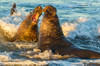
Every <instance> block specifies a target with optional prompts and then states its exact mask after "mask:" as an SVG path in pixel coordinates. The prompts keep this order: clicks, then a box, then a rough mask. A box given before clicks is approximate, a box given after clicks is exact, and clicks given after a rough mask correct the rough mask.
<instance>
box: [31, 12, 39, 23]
mask: <svg viewBox="0 0 100 66" xmlns="http://www.w3.org/2000/svg"><path fill="white" fill-rule="evenodd" d="M38 18H39V14H38V13H36V14H34V15H33V16H32V20H33V21H34V22H36V21H37V20H38Z"/></svg>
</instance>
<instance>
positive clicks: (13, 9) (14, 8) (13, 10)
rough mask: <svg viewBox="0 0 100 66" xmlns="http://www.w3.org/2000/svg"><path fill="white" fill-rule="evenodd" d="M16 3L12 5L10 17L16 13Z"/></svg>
mask: <svg viewBox="0 0 100 66" xmlns="http://www.w3.org/2000/svg"><path fill="white" fill-rule="evenodd" d="M16 11H17V10H16V3H14V4H13V6H12V8H11V13H10V15H11V16H12V15H13V14H14V13H16Z"/></svg>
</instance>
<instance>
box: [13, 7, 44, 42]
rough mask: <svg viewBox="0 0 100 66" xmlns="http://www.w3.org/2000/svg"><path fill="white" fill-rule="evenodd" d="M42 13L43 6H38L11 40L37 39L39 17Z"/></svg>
mask: <svg viewBox="0 0 100 66" xmlns="http://www.w3.org/2000/svg"><path fill="white" fill-rule="evenodd" d="M41 13H42V7H41V6H37V7H36V8H35V9H34V10H33V11H32V12H30V13H29V14H28V16H27V17H26V18H25V19H24V21H23V22H22V23H21V25H20V27H19V29H18V31H17V33H16V34H15V36H14V37H13V38H12V39H11V41H37V40H38V37H37V36H38V19H39V17H40V15H41Z"/></svg>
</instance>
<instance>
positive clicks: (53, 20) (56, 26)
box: [40, 14, 63, 39]
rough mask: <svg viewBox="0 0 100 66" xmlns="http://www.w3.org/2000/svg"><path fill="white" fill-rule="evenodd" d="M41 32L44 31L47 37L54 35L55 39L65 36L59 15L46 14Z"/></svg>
mask: <svg viewBox="0 0 100 66" xmlns="http://www.w3.org/2000/svg"><path fill="white" fill-rule="evenodd" d="M40 32H42V33H43V35H45V36H46V37H47V36H48V37H53V38H54V39H57V38H59V37H61V36H63V32H62V28H61V26H60V23H59V19H58V16H57V15H55V16H50V15H48V14H44V18H43V19H42V23H41V26H40Z"/></svg>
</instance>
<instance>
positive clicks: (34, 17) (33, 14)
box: [30, 6, 42, 23]
mask: <svg viewBox="0 0 100 66" xmlns="http://www.w3.org/2000/svg"><path fill="white" fill-rule="evenodd" d="M30 14H31V20H32V21H33V22H34V23H36V22H37V21H38V18H39V17H40V16H41V14H42V7H41V6H37V7H36V8H35V9H34V10H33V11H32V12H30Z"/></svg>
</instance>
